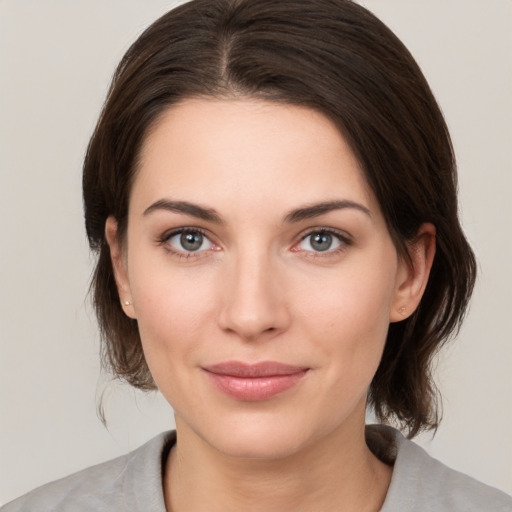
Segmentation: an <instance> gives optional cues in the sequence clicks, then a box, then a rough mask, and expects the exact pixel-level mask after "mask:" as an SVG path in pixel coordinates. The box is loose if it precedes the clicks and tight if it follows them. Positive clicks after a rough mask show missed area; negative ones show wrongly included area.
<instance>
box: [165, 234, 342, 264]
mask: <svg viewBox="0 0 512 512" xmlns="http://www.w3.org/2000/svg"><path fill="white" fill-rule="evenodd" d="M187 233H191V234H200V235H202V236H203V237H204V238H205V239H206V240H208V241H209V243H210V244H212V245H213V246H216V245H215V244H214V242H212V241H211V239H210V237H209V236H208V234H207V233H206V231H205V230H203V229H201V228H196V227H186V228H178V229H173V230H172V231H168V232H166V233H164V234H163V235H162V236H161V237H159V239H158V243H159V244H160V245H162V246H163V247H164V249H165V250H166V251H167V252H169V253H171V254H172V255H173V256H176V257H178V258H180V259H191V258H198V257H202V256H204V253H205V252H208V250H204V249H203V250H198V251H185V250H183V251H179V250H176V249H174V248H173V247H172V246H171V245H170V244H169V241H170V240H171V239H172V238H173V237H175V236H177V235H183V234H187ZM312 235H329V236H332V237H333V238H335V239H337V240H338V241H339V242H340V245H339V246H338V247H335V248H334V249H326V250H325V251H309V250H304V249H300V248H298V246H299V245H300V243H301V242H303V241H304V240H306V239H307V238H308V237H310V236H312ZM351 245H352V240H351V238H350V237H348V236H347V234H346V233H344V232H341V231H338V230H335V229H332V228H313V229H310V230H309V231H307V232H306V233H305V234H303V235H301V237H300V239H299V241H298V242H295V243H294V245H293V246H292V248H291V251H292V252H303V253H304V254H305V255H306V256H307V257H308V258H329V257H332V256H336V255H338V254H339V253H341V252H343V251H345V250H346V248H347V247H348V246H351Z"/></svg>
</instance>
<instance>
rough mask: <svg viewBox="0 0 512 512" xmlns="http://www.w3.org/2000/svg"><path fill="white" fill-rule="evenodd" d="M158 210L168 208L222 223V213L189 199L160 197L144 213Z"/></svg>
mask: <svg viewBox="0 0 512 512" xmlns="http://www.w3.org/2000/svg"><path fill="white" fill-rule="evenodd" d="M158 210H166V211H169V212H176V213H185V214H187V215H191V216H192V217H197V218H198V219H202V220H206V221H208V222H214V223H216V224H222V219H221V217H220V215H219V214H218V213H217V212H216V211H215V210H212V209H211V208H205V207H203V206H199V205H197V204H194V203H189V202H188V201H172V200H169V199H159V200H158V201H156V202H154V203H153V204H152V205H151V206H148V207H147V208H146V209H145V210H144V213H143V215H149V214H150V213H152V212H155V211H158Z"/></svg>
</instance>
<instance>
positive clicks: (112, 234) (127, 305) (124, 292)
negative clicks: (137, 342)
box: [105, 215, 137, 319]
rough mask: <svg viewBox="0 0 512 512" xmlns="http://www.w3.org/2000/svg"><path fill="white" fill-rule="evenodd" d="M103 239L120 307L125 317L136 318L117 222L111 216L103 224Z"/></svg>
mask: <svg viewBox="0 0 512 512" xmlns="http://www.w3.org/2000/svg"><path fill="white" fill-rule="evenodd" d="M105 238H106V240H107V243H108V246H109V248H110V259H111V261H112V269H113V270H114V277H115V280H116V285H117V292H118V294H119V299H120V301H121V307H122V308H123V311H124V312H125V314H126V315H127V316H129V317H130V318H133V319H135V318H137V317H136V315H135V310H134V308H133V304H132V294H131V289H130V282H129V279H128V272H127V265H126V257H125V254H124V253H123V248H122V246H121V242H120V240H119V234H118V229H117V220H116V219H115V218H114V217H113V216H112V215H111V216H110V217H108V219H107V222H106V223H105Z"/></svg>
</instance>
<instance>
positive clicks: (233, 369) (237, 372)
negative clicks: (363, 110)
mask: <svg viewBox="0 0 512 512" xmlns="http://www.w3.org/2000/svg"><path fill="white" fill-rule="evenodd" d="M203 369H204V370H206V371H208V372H210V373H215V374H217V375H230V376H232V377H240V378H251V377H252V378H257V377H271V376H279V375H294V374H296V373H302V372H304V371H306V370H307V369H308V368H306V367H303V366H293V365H289V364H283V363H278V362H276V361H262V362H260V363H253V364H251V363H243V362H241V361H226V362H223V363H218V364H214V365H211V366H204V367H203Z"/></svg>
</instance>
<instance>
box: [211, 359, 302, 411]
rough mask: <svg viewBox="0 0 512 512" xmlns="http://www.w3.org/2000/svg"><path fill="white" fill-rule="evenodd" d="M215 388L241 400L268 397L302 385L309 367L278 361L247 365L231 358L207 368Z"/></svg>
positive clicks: (256, 399) (258, 399) (249, 400)
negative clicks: (301, 382)
mask: <svg viewBox="0 0 512 512" xmlns="http://www.w3.org/2000/svg"><path fill="white" fill-rule="evenodd" d="M203 370H204V371H205V373H206V374H207V376H208V377H209V379H210V381H211V382H212V383H213V384H214V385H215V387H216V388H217V389H218V390H220V391H221V392H223V393H224V394H226V395H228V396H230V397H232V398H235V399H237V400H242V401H247V402H255V401H262V400H268V399H270V398H273V397H274V396H276V395H279V394H281V393H283V392H285V391H287V390H288V389H290V388H292V387H293V386H295V385H296V384H298V383H299V382H300V381H301V380H302V378H303V377H304V376H305V375H306V373H307V372H308V371H309V368H304V367H299V366H291V365H287V364H282V363H278V362H275V361H264V362H261V363H257V364H247V363H242V362H239V361H228V362H224V363H219V364H215V365H212V366H207V367H204V368H203Z"/></svg>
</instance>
